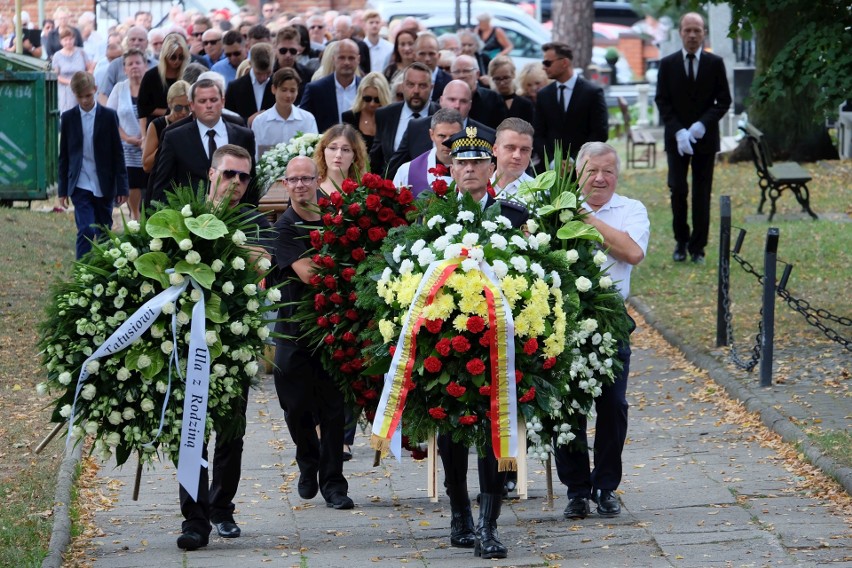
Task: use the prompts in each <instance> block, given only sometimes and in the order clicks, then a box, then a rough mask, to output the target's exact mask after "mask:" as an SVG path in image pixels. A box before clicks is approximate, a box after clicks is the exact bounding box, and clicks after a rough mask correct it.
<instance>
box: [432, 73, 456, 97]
mask: <svg viewBox="0 0 852 568" xmlns="http://www.w3.org/2000/svg"><path fill="white" fill-rule="evenodd" d="M452 80H453V76H452V75H450V74H449V73H447V72H446V71H444V70H443V69H438V74H437V75H435V81H434V84H433V85H432V100H433V101H435V102H438V99H440V98H441V95H443V94H444V87H446V86H447V83H449V82H450V81H452Z"/></svg>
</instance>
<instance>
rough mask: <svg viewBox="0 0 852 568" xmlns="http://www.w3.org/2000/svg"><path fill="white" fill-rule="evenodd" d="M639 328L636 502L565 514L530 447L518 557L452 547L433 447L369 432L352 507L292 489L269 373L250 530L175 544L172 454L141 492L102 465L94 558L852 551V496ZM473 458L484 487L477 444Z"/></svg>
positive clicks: (442, 561) (631, 450)
mask: <svg viewBox="0 0 852 568" xmlns="http://www.w3.org/2000/svg"><path fill="white" fill-rule="evenodd" d="M633 339H634V353H633V360H632V373H631V380H630V386H629V390H628V395H629V400H630V403H631V410H630V429H629V439H628V444H627V446H626V447H625V451H624V479H623V482H622V485H621V487H620V491H619V493H621V499H622V501H623V504H624V509H623V512H622V514H621V516H619V517H617V518H615V519H603V518H600V517H598V516H597V515H595V514H594V513H593V514H592V515H591V516H590V517H588V518H587V519H585V520H583V521H566V520H564V519H563V518H562V510H563V509H564V507H565V505H566V504H567V499H566V498H565V492H564V487H562V486H561V485H560V484H559V483H558V480H556V475H555V472H554V480H555V484H556V486H555V487H554V489H555V493H556V500H555V503H554V505H553V507H552V508H551V507H549V506H548V505H547V502H546V498H545V497H546V482H545V471H544V466H543V465H542V464H541V463H540V462H537V461H530V462H529V467H530V476H529V478H530V498H529V499H528V500H524V501H521V500H516V499H512V500H510V501H508V502H507V503H505V504H504V508H503V514H502V517H501V518H500V523H499V527H500V536H501V539H502V541H503V542H504V544H506V545H507V546H508V547H509V557H508V558H507V559H505V560H493V561H483V560H480V559H477V558H475V557H474V556H473V553H472V551H471V550H462V549H455V548H451V547H449V539H448V532H449V530H448V527H449V502H448V499H447V498H446V496H443V495H442V496H441V499H440V501H439V503H431V502H430V501H429V499H428V498H427V496H426V466H425V462H415V461H413V460H411V459H410V458H408V457H406V458H404V459H403V461H402V462H401V463H398V462H396V461H395V460H393V459H392V458H388V459H385V460H384V461H383V462H382V464H381V465H380V466H379V467H375V468H374V467H372V461H373V451H372V450H371V449H370V448H369V447H368V444H367V438H366V437H365V436H363V435H361V434H360V432H359V435H358V437H357V438H356V444H355V447H354V448H353V453H354V459H353V460H352V461H350V462H348V463H346V464H345V473H346V475H347V478H348V480H349V484H350V492H349V495H350V496H351V497H352V498H353V500H354V501H355V503H356V508H355V509H354V510H351V511H336V510H333V509H328V508H326V507H325V504H324V503H323V501H322V498H321V497H317V498H315V499H314V500H312V501H308V502H305V501H303V500H301V499H300V498H299V496H298V494H297V493H296V490H295V485H296V480H297V478H298V469H297V467H296V465H295V463H294V447H293V444H292V442H291V440H290V437H289V434H288V433H287V429H286V426H285V424H284V420H283V417H282V412H281V410H280V408H279V406H278V402H277V399H276V396H275V391H274V387H273V385H272V380H271V378H269V377H268V378H266V379H265V380H264V381H262V384H261V387H260V389H259V390H255V391H253V392H252V393H251V400H250V405H249V412H248V422H249V424H248V432H247V436H246V450H245V454H244V466H243V477H242V482H241V485H240V492H239V494H238V496H237V500H236V504H237V511H236V515H235V516H236V520H237V522H238V523H239V524H240V526H241V527H242V531H243V536H242V537H241V538H238V539H232V540H225V539H222V538H219V537H218V536H213V535H211V541H210V544H209V545H208V546H207V547H206V548H204V549H201V550H198V551H194V552H190V553H185V552H183V551H181V550H179V549H178V548H177V547H176V545H175V540H176V538H177V536H178V534H179V530H180V523H181V516H180V510H179V506H178V498H177V482H176V481H175V474H174V468H173V467H171V466H169V467H163V466H161V467H160V468H159V469H158V470H156V471H151V472H145V473H144V474H143V478H142V488H141V495H140V499H139V501H136V502H134V501H132V500H131V493H132V488H133V477H134V473H135V471H134V470H135V466H132V465H131V466H129V467H125V468H124V469H123V470H114V469H112V468H111V467H110V466H109V465H105V466H103V467H102V468H101V470H100V473H99V474H98V490H99V491H100V492H101V493H103V494H104V495H105V496H106V497H108V498H109V499H114V500H115V501H114V507H113V508H112V509H111V510H107V511H102V512H98V513H96V514H95V520H96V524H97V528H98V530H99V531H100V532H101V535H100V536H99V537H97V538H95V539H94V540H92V541H91V543H90V546H89V548H88V551H87V554H86V556H87V558H88V559H89V561H90V562H91V563H92V564H93V565H94V566H95V567H98V568H100V567H105V568H106V567H109V568H118V567H137V566H138V567H143V566H144V567H146V568H150V567H152V566H156V567H170V566H189V567H192V566H199V567H201V566H204V567H219V566H221V567H234V566H238V567H239V568H249V567H253V566H270V565H271V566H307V567H324V566H329V567H339V566H348V567H353V568H354V567H361V566H365V567H366V566H377V565H381V566H399V565H403V564H406V565H422V566H435V567H441V566H447V567H450V566H452V567H453V568H457V567H458V566H586V565H593V566H598V567H608V566H819V565H823V564H825V565H831V566H841V565H842V566H852V538H850V533H852V531H850V524H849V517H850V515H852V511H849V510H845V511H844V510H837V508H836V505H835V504H834V503H832V502H827V501H822V500H820V499H818V498H816V497H813V496H812V495H813V493H812V492H811V491H810V490H808V489H806V488H804V487H802V486H800V485H799V484H800V483H801V482H802V481H803V480H804V479H803V478H802V477H800V476H798V475H794V474H792V473H791V472H790V471H788V468H789V467H790V466H789V465H788V464H786V463H785V462H784V460H783V459H782V458H780V457H779V456H778V455H777V454H776V452H775V451H774V450H772V449H769V448H767V447H763V446H762V445H761V440H762V439H763V438H764V437H765V436H764V435H763V434H759V433H757V432H756V431H755V429H756V428H757V425H756V424H755V423H751V424H749V425H747V426H745V427H743V426H742V425H740V424H738V423H733V422H732V420H733V418H732V415H731V414H730V413H728V414H726V412H725V410H724V408H722V407H721V406H717V405H716V404H714V398H716V397H719V396H720V395H718V394H715V393H718V392H720V391H719V389H718V387H716V385H715V384H714V383H712V382H711V381H709V380H708V379H707V378H706V374H704V373H702V372H699V371H697V370H696V369H695V368H694V367H692V366H691V365H689V364H687V363H686V362H685V360H684V359H683V357H682V356H681V355H680V354H679V352H677V351H676V350H675V349H673V348H672V347H670V346H669V345H668V344H667V343H665V342H664V341H663V340H662V339H661V337H660V336H659V335H658V334H657V333H656V332H654V331H653V330H651V329H650V328H649V327H648V326H647V325H646V324H644V322H641V321H640V328H639V329H638V330H637V332H636V333H635V334H634V336H633ZM729 406H730V405H729ZM470 465H471V471H470V475H469V486H470V488H471V495H472V496H475V495H476V492H477V487H476V485H477V481H476V480H477V476H476V465H475V460H474V459H473V457H472V458H471V460H470ZM439 476H441V479H442V478H443V474H442V473H441V472H439ZM847 502H848V501H847ZM476 515H477V510H476V509H474V516H476ZM844 515H845V516H846V519H844ZM213 534H214V535H215V531H214V533H213Z"/></svg>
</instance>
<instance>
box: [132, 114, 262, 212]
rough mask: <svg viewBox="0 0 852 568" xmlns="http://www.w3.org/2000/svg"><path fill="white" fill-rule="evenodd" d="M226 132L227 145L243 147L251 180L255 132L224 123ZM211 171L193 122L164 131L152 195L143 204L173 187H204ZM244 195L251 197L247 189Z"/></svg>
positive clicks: (160, 197) (160, 198) (155, 198)
mask: <svg viewBox="0 0 852 568" xmlns="http://www.w3.org/2000/svg"><path fill="white" fill-rule="evenodd" d="M225 128H226V129H227V131H228V143H229V144H236V145H237V146H241V147H243V148H245V149H246V150H247V151H248V153H249V155H251V157H252V161H251V170H252V171H251V173H252V178H253V177H254V166H255V163H254V152H255V143H254V132H252V131H251V130H249V129H248V128H245V127H242V126H237V125H236V124H232V123H230V122H227V121H225ZM209 170H210V158H208V157H207V151H206V150H205V148H204V145H203V143H202V141H201V136H200V135H199V134H198V126H197V123H196V121H194V120H193V121H192V122H188V123H186V124H184V125H182V126H177V127H175V128H169V129H166V130H165V131H164V132H163V141H162V142H161V143H160V149H159V152H158V153H157V165H156V166H155V169H154V174H153V175H154V181H153V183H152V184H151V192H150V193H151V196H150V198H148V197H147V196H146V202H149V201H160V200H162V198H163V194H164V192H165V191H166V190H169V189H171V187H172V185H185V184H188V185H190V186H191V187H193V188H195V187H198V184H202V185H204V186H205V187H206V184H207V178H208V176H207V174H208V171H209ZM246 193H247V194H253V193H254V192H253V191H252V188H251V187H250V188H249V191H247V192H246Z"/></svg>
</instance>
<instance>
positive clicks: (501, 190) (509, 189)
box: [491, 172, 535, 199]
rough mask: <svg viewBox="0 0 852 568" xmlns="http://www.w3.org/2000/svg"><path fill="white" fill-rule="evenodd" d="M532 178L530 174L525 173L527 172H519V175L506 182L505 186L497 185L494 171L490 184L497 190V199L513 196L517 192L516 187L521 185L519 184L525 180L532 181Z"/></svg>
mask: <svg viewBox="0 0 852 568" xmlns="http://www.w3.org/2000/svg"><path fill="white" fill-rule="evenodd" d="M533 179H535V178H533V177H532V176H531V175H529V174H527V172H523V173H521V177H519V178H518V179H516V180H515V181H513V182H512V183H509V184H506V185H505V186H500V187H498V186H497V172H494V175H493V176H491V185H492V186H494V190H495V191H496V192H497V198H498V199H508V198H510V197H514V196H515V195H517V193H518V188H519V187H521V184H522V183H523V182H525V181H532V180H533Z"/></svg>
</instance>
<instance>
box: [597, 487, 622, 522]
mask: <svg viewBox="0 0 852 568" xmlns="http://www.w3.org/2000/svg"><path fill="white" fill-rule="evenodd" d="M595 501H596V502H597V504H598V515H600V516H601V517H615V516H617V515H618V514H619V513H621V503H619V502H618V497H616V495H615V492H613V491H610V490H609V489H601V490H600V491H599V492H598V495H597V499H595Z"/></svg>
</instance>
